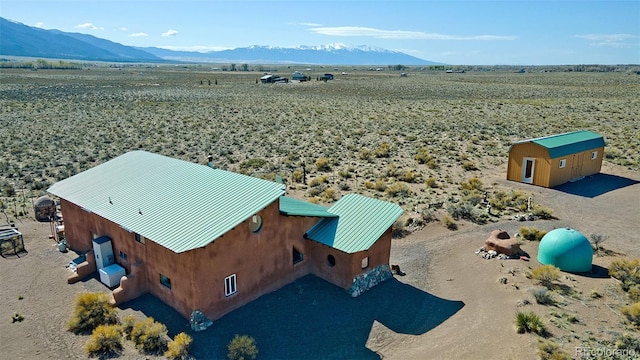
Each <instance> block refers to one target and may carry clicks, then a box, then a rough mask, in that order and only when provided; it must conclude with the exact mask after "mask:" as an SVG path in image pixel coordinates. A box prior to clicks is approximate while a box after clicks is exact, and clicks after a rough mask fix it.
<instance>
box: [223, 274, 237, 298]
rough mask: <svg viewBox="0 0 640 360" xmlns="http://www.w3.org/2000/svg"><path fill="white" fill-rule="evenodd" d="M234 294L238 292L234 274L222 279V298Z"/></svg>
mask: <svg viewBox="0 0 640 360" xmlns="http://www.w3.org/2000/svg"><path fill="white" fill-rule="evenodd" d="M236 292H238V286H237V283H236V274H232V275H229V276H227V277H226V278H224V296H231V295H233V294H235V293H236Z"/></svg>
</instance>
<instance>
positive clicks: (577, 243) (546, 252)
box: [538, 228, 593, 273]
mask: <svg viewBox="0 0 640 360" xmlns="http://www.w3.org/2000/svg"><path fill="white" fill-rule="evenodd" d="M592 260H593V248H592V247H591V243H589V240H587V238H586V237H585V236H584V235H582V234H581V233H580V232H579V231H576V230H574V229H570V228H560V229H554V230H551V231H549V232H548V233H547V234H546V235H545V236H543V237H542V240H540V246H539V247H538V261H539V262H540V263H541V264H544V265H553V266H556V267H558V268H560V270H562V271H568V272H578V273H579V272H587V271H591V266H592Z"/></svg>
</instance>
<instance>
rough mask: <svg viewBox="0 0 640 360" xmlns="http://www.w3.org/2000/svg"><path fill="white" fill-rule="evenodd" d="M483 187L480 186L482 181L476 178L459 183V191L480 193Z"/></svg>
mask: <svg viewBox="0 0 640 360" xmlns="http://www.w3.org/2000/svg"><path fill="white" fill-rule="evenodd" d="M483 186H484V185H483V184H482V180H480V179H479V178H478V177H477V176H474V177H472V178H471V179H469V180H467V181H463V182H461V183H460V189H462V190H478V191H481V190H482V187H483Z"/></svg>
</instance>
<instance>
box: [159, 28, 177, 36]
mask: <svg viewBox="0 0 640 360" xmlns="http://www.w3.org/2000/svg"><path fill="white" fill-rule="evenodd" d="M177 33H178V30H173V29H169V30H167V31H166V32H163V33H162V36H176V34H177Z"/></svg>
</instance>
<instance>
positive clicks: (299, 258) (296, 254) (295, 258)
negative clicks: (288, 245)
mask: <svg viewBox="0 0 640 360" xmlns="http://www.w3.org/2000/svg"><path fill="white" fill-rule="evenodd" d="M303 259H304V255H303V254H302V253H301V252H300V251H298V249H296V248H295V247H294V248H293V263H294V264H297V263H299V262H301V261H302V260H303Z"/></svg>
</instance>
